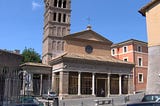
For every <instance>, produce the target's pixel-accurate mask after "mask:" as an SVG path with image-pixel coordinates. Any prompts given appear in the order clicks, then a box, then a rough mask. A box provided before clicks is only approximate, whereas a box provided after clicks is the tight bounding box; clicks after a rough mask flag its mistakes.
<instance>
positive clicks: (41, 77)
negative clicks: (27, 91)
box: [39, 74, 43, 95]
mask: <svg viewBox="0 0 160 106" xmlns="http://www.w3.org/2000/svg"><path fill="white" fill-rule="evenodd" d="M42 85H43V74H41V75H40V91H39V93H40V95H42Z"/></svg>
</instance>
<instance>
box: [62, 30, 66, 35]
mask: <svg viewBox="0 0 160 106" xmlns="http://www.w3.org/2000/svg"><path fill="white" fill-rule="evenodd" d="M65 35H66V28H63V29H62V36H65Z"/></svg>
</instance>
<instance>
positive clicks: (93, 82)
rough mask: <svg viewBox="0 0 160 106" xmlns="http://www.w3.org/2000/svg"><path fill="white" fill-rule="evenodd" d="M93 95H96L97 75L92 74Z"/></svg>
mask: <svg viewBox="0 0 160 106" xmlns="http://www.w3.org/2000/svg"><path fill="white" fill-rule="evenodd" d="M92 95H95V73H92Z"/></svg>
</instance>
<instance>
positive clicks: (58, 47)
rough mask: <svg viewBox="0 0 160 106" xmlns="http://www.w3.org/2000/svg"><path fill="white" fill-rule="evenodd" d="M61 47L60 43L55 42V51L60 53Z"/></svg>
mask: <svg viewBox="0 0 160 106" xmlns="http://www.w3.org/2000/svg"><path fill="white" fill-rule="evenodd" d="M61 47H62V46H61V42H60V41H58V42H57V51H58V52H60V51H61Z"/></svg>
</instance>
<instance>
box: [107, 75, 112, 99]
mask: <svg viewBox="0 0 160 106" xmlns="http://www.w3.org/2000/svg"><path fill="white" fill-rule="evenodd" d="M110 77H111V74H110V73H108V92H107V93H108V97H109V96H110Z"/></svg>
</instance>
